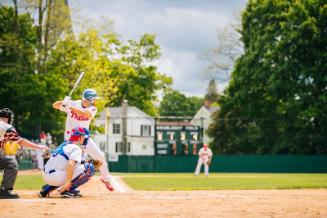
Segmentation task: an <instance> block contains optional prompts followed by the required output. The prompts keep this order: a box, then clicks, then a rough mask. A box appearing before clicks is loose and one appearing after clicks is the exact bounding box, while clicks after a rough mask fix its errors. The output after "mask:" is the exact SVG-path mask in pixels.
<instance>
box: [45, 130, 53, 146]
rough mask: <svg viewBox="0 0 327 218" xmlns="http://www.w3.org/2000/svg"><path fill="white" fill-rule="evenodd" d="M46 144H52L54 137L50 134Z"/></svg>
mask: <svg viewBox="0 0 327 218" xmlns="http://www.w3.org/2000/svg"><path fill="white" fill-rule="evenodd" d="M46 144H47V146H51V144H52V136H51V134H50V133H47V138H46Z"/></svg>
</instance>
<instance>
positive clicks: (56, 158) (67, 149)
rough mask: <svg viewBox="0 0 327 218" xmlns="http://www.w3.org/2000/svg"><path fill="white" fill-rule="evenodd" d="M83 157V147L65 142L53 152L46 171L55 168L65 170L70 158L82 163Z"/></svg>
mask: <svg viewBox="0 0 327 218" xmlns="http://www.w3.org/2000/svg"><path fill="white" fill-rule="evenodd" d="M81 159H82V149H81V148H80V147H79V146H78V145H76V144H73V143H63V144H61V145H60V146H58V147H57V149H56V150H54V151H53V152H52V154H51V157H50V159H49V160H48V162H47V163H46V165H45V172H50V173H51V171H53V170H59V171H65V170H66V169H67V165H68V161H69V160H75V161H76V162H77V163H79V164H80V163H81Z"/></svg>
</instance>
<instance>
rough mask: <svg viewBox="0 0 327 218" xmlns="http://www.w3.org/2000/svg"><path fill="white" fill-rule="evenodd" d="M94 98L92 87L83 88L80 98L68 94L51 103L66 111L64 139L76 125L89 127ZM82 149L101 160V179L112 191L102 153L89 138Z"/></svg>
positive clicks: (95, 109)
mask: <svg viewBox="0 0 327 218" xmlns="http://www.w3.org/2000/svg"><path fill="white" fill-rule="evenodd" d="M96 98H97V92H96V91H95V90H94V89H85V90H84V91H83V98H82V100H76V101H72V100H71V99H70V97H69V96H66V97H65V99H64V100H63V101H57V102H55V103H54V104H53V107H54V108H55V109H58V110H61V111H63V112H65V113H67V118H66V130H65V140H68V139H69V137H70V135H71V132H70V131H71V130H72V129H74V128H76V127H83V128H86V129H89V128H90V123H91V120H92V119H93V118H94V117H95V115H96V113H97V108H96V107H95V100H96ZM84 150H85V152H86V153H87V154H89V155H91V156H92V157H93V158H95V159H97V160H99V161H101V162H102V164H101V167H100V169H99V170H100V174H101V181H102V182H103V183H104V184H105V186H106V187H107V189H108V190H109V191H113V187H112V186H111V184H110V182H109V179H110V174H109V170H108V165H107V161H106V160H105V155H104V153H103V152H102V151H101V150H100V149H99V147H98V146H97V145H96V144H95V142H94V141H93V140H92V139H91V138H89V140H88V143H87V144H86V145H85V146H84Z"/></svg>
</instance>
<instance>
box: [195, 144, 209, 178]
mask: <svg viewBox="0 0 327 218" xmlns="http://www.w3.org/2000/svg"><path fill="white" fill-rule="evenodd" d="M211 158H212V151H211V149H210V148H208V145H207V144H203V147H202V148H201V149H200V150H199V160H198V164H197V166H196V169H195V175H196V176H198V175H199V174H200V170H201V166H202V164H204V174H205V175H206V176H209V165H210V163H211Z"/></svg>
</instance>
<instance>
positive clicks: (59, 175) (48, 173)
mask: <svg viewBox="0 0 327 218" xmlns="http://www.w3.org/2000/svg"><path fill="white" fill-rule="evenodd" d="M82 172H84V165H83V164H77V165H76V166H75V169H74V174H73V179H75V178H76V177H77V176H79V175H80V174H81V173H82ZM66 175H67V171H66V170H62V169H47V168H46V169H45V171H43V172H42V177H43V180H44V181H45V182H46V183H47V184H48V185H53V186H62V185H64V184H65V180H66ZM73 179H72V180H73Z"/></svg>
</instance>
